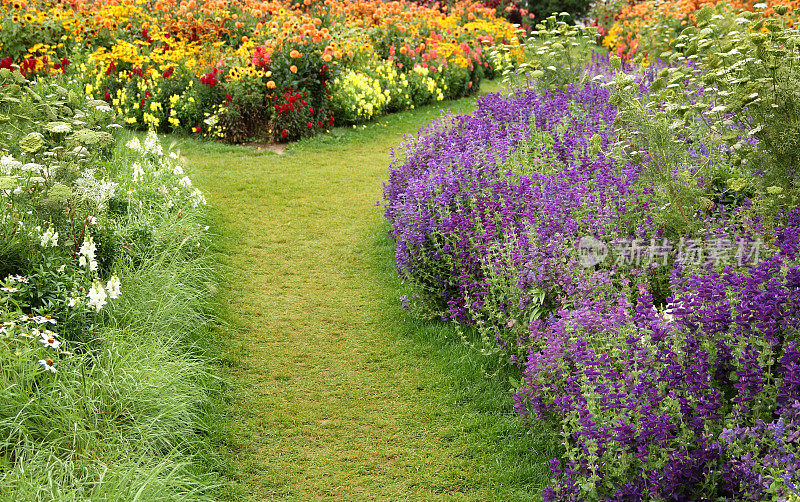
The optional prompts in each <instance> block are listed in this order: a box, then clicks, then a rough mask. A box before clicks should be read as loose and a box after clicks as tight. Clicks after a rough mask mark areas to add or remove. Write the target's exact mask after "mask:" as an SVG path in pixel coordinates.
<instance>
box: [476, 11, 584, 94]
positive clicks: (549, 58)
mask: <svg viewBox="0 0 800 502" xmlns="http://www.w3.org/2000/svg"><path fill="white" fill-rule="evenodd" d="M564 18H565V16H564V15H563V14H561V15H559V16H549V17H548V18H547V19H546V20H544V22H543V23H539V24H537V25H536V30H534V31H533V32H531V34H530V37H529V38H527V39H526V40H525V41H524V42H522V43H520V42H519V41H518V40H512V41H511V43H510V44H508V45H503V46H498V48H497V49H495V50H492V51H490V53H489V58H490V60H491V61H492V65H493V66H494V67H495V68H497V69H499V70H501V71H502V80H503V83H504V84H505V85H507V86H508V87H509V88H510V89H517V88H520V87H527V88H529V89H536V90H540V91H548V90H556V89H564V88H566V86H568V85H571V84H574V85H582V84H583V83H584V82H585V81H586V79H587V76H586V61H587V60H588V59H589V57H590V55H591V54H592V51H594V50H597V49H598V47H597V45H596V43H595V41H594V39H595V37H596V34H597V31H596V28H593V27H589V28H585V27H579V26H572V25H569V24H568V23H567V22H566V21H564ZM520 50H521V51H523V52H524V57H523V62H522V63H519V64H518V65H516V64H513V63H512V61H513V60H514V58H513V57H511V54H514V53H517V52H519V51H520Z"/></svg>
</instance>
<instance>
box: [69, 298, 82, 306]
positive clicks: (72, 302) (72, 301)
mask: <svg viewBox="0 0 800 502" xmlns="http://www.w3.org/2000/svg"><path fill="white" fill-rule="evenodd" d="M79 304H80V300H79V299H77V298H70V299H69V301H68V302H67V307H69V308H73V307H75V306H77V305H79Z"/></svg>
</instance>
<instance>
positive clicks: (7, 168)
mask: <svg viewBox="0 0 800 502" xmlns="http://www.w3.org/2000/svg"><path fill="white" fill-rule="evenodd" d="M0 167H2V169H0V172H2V173H3V174H10V173H11V171H12V170H14V169H19V168H20V167H22V162H20V161H18V160H14V157H12V156H11V155H4V156H3V157H0Z"/></svg>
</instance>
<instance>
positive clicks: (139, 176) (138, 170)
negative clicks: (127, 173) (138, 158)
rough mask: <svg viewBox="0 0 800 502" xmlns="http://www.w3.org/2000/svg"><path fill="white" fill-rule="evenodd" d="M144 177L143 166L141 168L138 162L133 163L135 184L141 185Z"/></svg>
mask: <svg viewBox="0 0 800 502" xmlns="http://www.w3.org/2000/svg"><path fill="white" fill-rule="evenodd" d="M142 176H144V169H142V166H140V165H139V163H138V162H134V163H133V182H134V183H139V180H140V179H142Z"/></svg>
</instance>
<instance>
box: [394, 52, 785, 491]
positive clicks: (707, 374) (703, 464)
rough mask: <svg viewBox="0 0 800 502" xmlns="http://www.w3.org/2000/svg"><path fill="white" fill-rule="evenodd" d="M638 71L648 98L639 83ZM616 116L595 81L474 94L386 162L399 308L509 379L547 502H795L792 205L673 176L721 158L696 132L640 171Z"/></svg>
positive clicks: (645, 156)
mask: <svg viewBox="0 0 800 502" xmlns="http://www.w3.org/2000/svg"><path fill="white" fill-rule="evenodd" d="M627 71H628V72H630V71H631V70H630V69H628V70H627ZM590 73H591V74H593V75H601V76H602V75H603V74H604V73H605V74H606V75H607V76H608V75H611V74H612V73H613V71H612V70H611V68H610V66H609V65H608V64H607V61H606V63H604V62H603V61H602V60H601V59H599V58H595V60H594V61H593V63H592V65H591V66H590ZM636 78H637V83H638V84H639V92H640V93H641V95H642V99H646V96H647V95H648V86H649V83H650V82H652V81H653V80H654V74H653V73H652V72H651V73H649V74H648V73H646V72H639V73H637V77H636ZM700 92H702V90H701V91H700ZM612 102H615V101H614V99H612V93H611V92H610V91H609V90H608V89H607V88H606V87H604V86H601V85H599V84H596V83H589V84H585V85H580V86H570V87H569V88H567V89H565V90H559V91H549V92H535V91H532V90H519V91H517V92H516V93H514V94H512V95H510V96H508V97H504V96H502V95H500V94H494V95H489V96H486V97H483V98H481V99H479V102H478V109H477V111H476V112H475V113H474V114H472V115H468V116H453V115H449V116H446V117H444V118H442V119H441V120H439V121H437V122H435V123H434V124H432V125H431V126H430V127H429V128H427V129H425V130H423V131H420V135H419V136H418V137H417V138H414V139H410V140H409V141H407V142H406V143H405V144H404V145H403V147H402V148H400V149H399V150H398V151H397V152H395V157H394V161H393V163H392V165H391V168H390V179H389V182H388V183H387V184H386V185H385V187H384V196H385V213H386V217H387V219H388V220H389V222H390V223H391V234H392V236H393V238H394V239H395V241H396V243H397V247H396V258H397V267H398V271H399V273H400V275H401V277H402V278H403V279H404V280H405V281H406V282H408V283H410V284H411V287H412V289H413V292H414V294H413V296H412V298H411V299H404V303H406V304H407V306H408V307H409V308H414V309H417V310H419V311H421V312H423V313H427V314H431V315H438V316H441V317H442V318H443V319H449V320H453V321H456V322H458V323H460V324H468V325H474V326H475V327H476V329H477V330H478V331H479V332H480V333H482V334H483V338H484V340H487V341H488V343H489V344H491V345H492V346H493V347H494V349H493V350H495V351H496V352H498V353H499V354H501V356H502V357H504V358H506V359H507V360H509V361H511V363H512V364H516V365H518V366H519V367H520V368H521V370H522V371H523V377H522V381H521V384H520V386H519V388H518V390H517V393H516V395H515V404H516V409H517V411H518V413H519V414H520V415H521V416H522V417H523V419H524V420H533V419H536V420H541V419H545V420H548V421H549V422H550V423H552V424H553V426H554V427H555V428H556V429H557V430H558V431H559V432H560V434H561V437H562V438H563V447H564V452H563V456H562V457H561V458H558V459H553V460H552V461H551V470H552V472H553V483H552V484H551V486H550V487H549V488H547V490H546V491H545V492H544V494H543V497H544V499H545V500H575V501H578V500H619V501H639V500H676V501H694V500H731V501H733V500H737V501H738V500H753V501H756V500H776V501H779V500H800V498H797V496H798V486H797V484H798V483H800V456H799V455H800V345H799V344H798V341H799V340H798V327H800V207H788V208H786V207H784V208H780V209H778V210H775V211H773V212H771V213H768V212H765V210H764V202H763V201H761V200H757V198H756V197H748V194H747V192H746V190H744V191H734V192H732V191H730V190H721V189H720V188H719V187H720V179H719V178H718V177H715V176H712V175H708V176H699V177H695V178H693V180H692V182H691V183H688V182H687V181H686V179H685V176H684V174H682V173H684V170H689V171H691V170H692V169H694V167H693V166H699V165H701V164H702V165H704V166H706V167H707V166H708V165H709V164H715V165H716V164H720V163H722V164H724V160H725V158H726V148H727V147H725V146H724V145H722V144H721V143H717V142H715V141H714V138H713V137H708V136H707V135H705V136H704V135H701V134H699V133H697V132H695V131H691V130H687V131H685V132H683V133H681V134H682V136H681V141H682V143H683V144H684V145H685V152H686V155H685V158H684V160H682V164H681V166H680V167H679V168H675V169H673V170H671V171H670V172H669V173H667V179H666V181H665V180H664V178H663V177H661V178H659V177H654V175H653V171H654V170H658V169H659V168H660V166H657V165H654V164H655V163H656V162H658V159H659V158H658V156H657V155H655V154H654V153H652V152H649V151H647V150H646V149H645V150H642V149H641V147H640V145H642V144H645V145H647V144H652V143H653V142H654V141H655V139H653V138H647V139H648V140H649V143H648V141H644V142H641V141H639V142H638V143H636V144H637V145H639V146H638V147H637V148H638V150H636V151H634V150H632V144H633V142H632V141H630V139H629V138H632V137H635V136H636V134H637V133H641V132H642V131H637V130H633V129H632V128H631V126H630V124H629V123H626V122H624V121H620V119H619V116H620V113H621V111H620V110H621V108H622V107H624V106H625V105H624V104H619V103H617V104H616V105H612V104H611V103H612ZM640 135H641V134H640ZM654 148H655V147H654ZM723 167H724V166H723ZM714 169H720V167H719V165H716V167H714ZM712 171H713V170H711V171H709V172H712ZM695 172H696V170H695ZM751 175H752V176H758V175H759V173H757V172H754V173H751ZM723 181H724V180H723ZM734 181H735V180H734ZM730 185H735V183H730V182H729V183H728V186H730ZM671 191H673V192H676V193H677V192H680V193H684V194H685V197H683V198H680V197H677V196H676V198H675V199H674V201H675V202H674V203H675V204H676V205H677V204H678V203H680V204H682V206H681V210H680V215H681V216H680V217H681V218H684V219H685V220H686V222H688V223H687V224H685V225H684V224H681V225H671V224H670V223H669V220H668V219H666V217H665V215H666V214H669V213H670V211H671V209H674V207H675V206H674V205H672V206H671V203H670V202H667V203H665V202H664V200H665V199H664V194H665V193H667V192H671ZM686 201H688V202H686ZM767 214H769V215H771V216H770V217H769V218H767V217H766V215H767ZM682 223H683V222H682ZM587 243H588V244H589V246H588V247H587ZM587 249H588V251H590V252H591V253H590V256H589V261H588V262H587V255H586V251H587ZM612 249H613V252H612Z"/></svg>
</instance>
